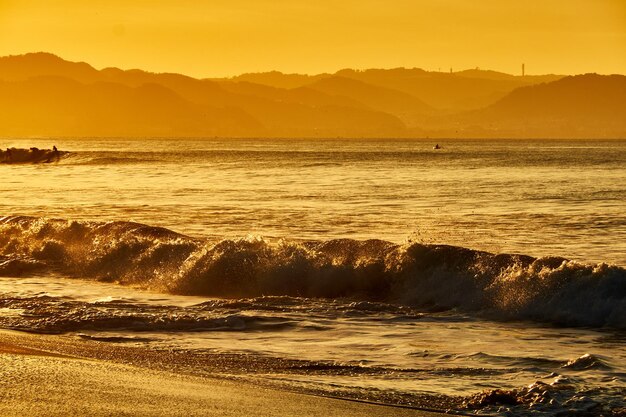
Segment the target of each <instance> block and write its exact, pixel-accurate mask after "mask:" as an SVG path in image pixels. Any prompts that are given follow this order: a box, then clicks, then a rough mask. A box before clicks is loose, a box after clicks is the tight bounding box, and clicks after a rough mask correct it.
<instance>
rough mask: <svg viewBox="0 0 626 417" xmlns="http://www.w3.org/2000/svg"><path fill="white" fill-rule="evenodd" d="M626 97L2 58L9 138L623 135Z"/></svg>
mask: <svg viewBox="0 0 626 417" xmlns="http://www.w3.org/2000/svg"><path fill="white" fill-rule="evenodd" d="M254 81H257V82H254ZM272 84H274V85H272ZM625 98H626V77H624V76H623V75H610V76H605V75H598V74H583V75H576V76H560V75H553V74H548V75H543V76H515V75H511V74H506V73H501V72H496V71H488V70H487V71H486V70H478V69H473V70H464V71H458V72H450V73H442V72H429V71H425V70H423V69H419V68H392V69H368V70H353V69H343V70H340V71H337V72H336V73H335V74H317V75H306V74H283V73H281V72H279V71H273V72H269V73H257V74H254V73H249V74H242V75H239V76H235V77H231V78H221V79H220V78H214V79H198V78H194V77H190V76H187V75H184V74H177V73H154V72H149V71H144V70H140V69H131V70H123V69H119V68H115V67H107V68H103V69H100V70H98V69H96V68H94V67H92V66H91V65H89V64H87V63H85V62H71V61H66V60H64V59H62V58H60V57H58V56H56V55H54V54H50V53H45V52H37V53H30V54H25V55H12V56H6V57H0V112H1V113H2V115H0V135H3V136H33V135H42V136H46V135H56V136H125V135H126V136H163V137H175V136H226V137H230V136H247V137H254V136H269V137H293V136H297V137H324V136H325V137H415V136H429V137H502V136H506V137H601V138H605V137H625V136H626V125H625V124H626V122H625V120H626V114H625V113H624V111H623V109H625V108H626V102H625ZM433 103H435V105H434V104H433Z"/></svg>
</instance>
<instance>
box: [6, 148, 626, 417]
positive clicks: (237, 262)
mask: <svg viewBox="0 0 626 417" xmlns="http://www.w3.org/2000/svg"><path fill="white" fill-rule="evenodd" d="M438 141H439V145H440V147H441V149H434V148H433V147H434V145H435V144H436V141H434V140H425V139H422V140H405V139H403V140H399V139H398V140H392V139H380V140H377V139H351V140H347V139H306V140H305V139H283V140H275V139H219V138H207V139H182V138H181V139H168V140H162V139H123V138H119V139H93V138H81V139H71V140H70V139H58V140H54V141H51V140H49V139H46V140H41V139H32V140H26V139H19V140H18V139H4V140H3V141H2V142H3V143H4V147H7V146H10V147H16V148H30V147H32V146H36V147H39V148H51V147H52V146H53V145H56V146H57V147H58V148H59V149H60V150H61V151H69V153H68V154H63V155H62V157H61V158H60V159H59V160H58V161H52V162H51V163H38V164H6V163H0V216H3V217H0V277H1V278H0V327H2V328H6V329H14V330H20V331H25V332H34V333H45V334H50V333H52V334H61V335H64V336H65V337H68V338H78V339H81V340H86V341H93V342H94V343H96V342H98V343H106V344H110V345H116V346H118V345H124V346H132V347H137V348H141V349H146V350H149V351H150V352H156V353H158V352H163V351H172V350H175V351H177V352H183V354H184V355H191V356H193V357H195V358H197V357H203V358H208V359H210V358H212V357H220V358H224V355H228V357H229V358H231V362H229V363H231V366H228V367H225V368H223V369H204V370H203V369H197V370H196V371H197V372H199V373H201V372H208V373H211V374H216V373H217V374H219V375H221V376H224V377H230V378H245V379H247V380H253V381H255V382H256V383H259V384H266V385H269V386H278V387H282V388H286V389H291V390H298V391H303V392H309V393H315V394H318V395H327V396H339V397H345V398H355V399H365V400H371V401H378V402H384V403H390V404H398V405H406V406H419V407H426V408H436V409H444V408H448V409H453V410H457V411H460V412H464V413H478V414H485V413H487V414H494V415H533V416H534V415H537V416H543V415H546V416H552V415H564V414H563V413H565V414H566V415H567V414H568V413H575V412H578V413H587V414H585V415H619V413H621V412H624V410H626V408H625V407H626V400H625V398H626V349H624V346H625V342H626V332H625V331H626V269H625V268H626V140H611V141H599V140H524V141H520V140H452V139H450V140H438ZM559 413H560V414H559ZM603 413H604V414H603ZM609 413H613V414H609Z"/></svg>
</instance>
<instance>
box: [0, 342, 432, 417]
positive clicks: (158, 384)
mask: <svg viewBox="0 0 626 417" xmlns="http://www.w3.org/2000/svg"><path fill="white" fill-rule="evenodd" d="M55 346H56V349H55ZM85 349H94V350H100V351H102V352H100V353H98V352H91V353H95V355H89V356H86V355H84V353H85ZM107 351H108V352H107ZM136 351H139V349H136ZM81 352H82V354H81ZM127 353H128V352H124V349H119V348H118V347H117V346H110V345H108V346H107V345H100V343H99V342H85V341H80V340H71V339H69V338H67V337H60V336H56V335H54V336H51V335H36V334H28V333H21V332H17V331H12V330H0V364H1V365H2V366H0V399H1V401H0V414H1V415H3V416H6V417H10V416H23V415H29V416H39V415H41V416H43V415H46V416H51V415H59V416H61V415H63V416H66V415H90V416H104V415H133V416H135V415H140V416H143V415H145V416H161V415H162V416H178V415H180V416H196V415H198V416H200V415H202V416H284V417H288V416H299V417H300V416H303V415H310V416H318V415H326V416H329V415H337V416H346V417H349V416H372V417H376V416H380V417H383V416H391V417H393V416H398V417H405V416H407V417H408V416H413V417H429V416H430V417H436V416H442V415H444V414H443V413H440V412H431V411H424V410H420V409H415V408H409V407H397V406H391V405H384V404H376V403H369V402H366V401H355V400H350V399H340V398H332V397H323V396H315V395H307V394H302V393H296V392H292V391H286V390H278V389H273V388H268V387H264V386H260V385H257V384H254V383H252V382H246V381H240V380H237V381H235V380H232V379H227V378H219V377H217V376H199V375H189V374H186V373H181V372H175V371H172V370H168V369H154V368H152V367H148V366H142V365H141V363H142V359H141V358H132V357H130V358H126V359H128V360H129V362H130V363H120V362H119V356H124V355H125V354H127ZM107 354H108V356H109V359H107V358H106V356H107ZM118 355H119V356H118ZM94 356H99V357H94ZM116 357H117V358H118V360H116V359H115V358H116ZM157 368H160V366H157Z"/></svg>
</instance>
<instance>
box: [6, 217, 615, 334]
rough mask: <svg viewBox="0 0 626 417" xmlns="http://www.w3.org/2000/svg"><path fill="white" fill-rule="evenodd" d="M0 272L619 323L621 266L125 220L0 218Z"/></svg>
mask: <svg viewBox="0 0 626 417" xmlns="http://www.w3.org/2000/svg"><path fill="white" fill-rule="evenodd" d="M0 256H2V258H0V275H5V276H11V275H14V276H16V275H24V276H26V275H29V274H34V273H37V272H50V271H55V272H59V273H62V274H64V275H66V276H71V277H80V278H92V279H96V280H101V281H110V282H118V283H120V284H125V285H134V286H139V287H142V288H147V289H152V290H158V291H167V292H171V293H174V294H188V295H204V296H216V297H233V298H240V297H257V296H263V295H273V296H293V297H321V298H331V299H332V298H351V299H354V300H363V301H384V302H386V303H395V304H399V305H407V306H411V307H415V308H420V309H426V310H429V309H430V310H441V309H452V308H456V309H459V310H461V311H465V312H474V313H480V314H483V315H487V316H489V317H496V318H499V319H508V320H524V319H527V320H536V321H540V322H550V323H554V324H559V325H567V326H595V327H602V326H610V327H617V328H625V327H626V270H624V269H623V268H620V267H617V266H610V265H606V264H597V265H585V264H580V263H577V262H573V261H569V260H567V259H563V258H555V257H545V258H534V257H530V256H525V255H512V254H492V253H488V252H483V251H476V250H472V249H468V248H461V247H455V246H446V245H433V244H429V245H424V244H419V243H409V244H405V245H398V244H394V243H391V242H385V241H381V240H366V241H356V240H351V239H336V240H329V241H303V242H298V241H295V240H294V241H287V240H281V241H279V242H277V243H273V242H270V241H267V240H265V239H262V238H260V237H248V238H244V239H236V240H233V239H225V240H221V241H217V242H214V241H208V240H201V239H194V238H191V237H188V236H185V235H181V234H178V233H176V232H173V231H170V230H167V229H164V228H159V227H151V226H146V225H143V224H138V223H132V222H109V223H99V222H85V221H66V220H56V219H45V218H34V217H24V216H12V217H4V218H1V219H0Z"/></svg>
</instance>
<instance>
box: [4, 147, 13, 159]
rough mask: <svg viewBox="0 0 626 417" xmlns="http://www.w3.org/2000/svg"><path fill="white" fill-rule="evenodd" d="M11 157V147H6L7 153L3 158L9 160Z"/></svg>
mask: <svg viewBox="0 0 626 417" xmlns="http://www.w3.org/2000/svg"><path fill="white" fill-rule="evenodd" d="M12 159H13V155H12V154H11V149H9V148H7V153H6V155H5V156H4V160H5V161H7V162H10V161H11V160H12Z"/></svg>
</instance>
